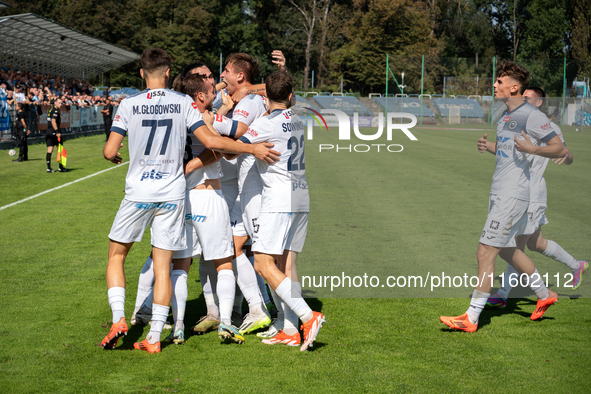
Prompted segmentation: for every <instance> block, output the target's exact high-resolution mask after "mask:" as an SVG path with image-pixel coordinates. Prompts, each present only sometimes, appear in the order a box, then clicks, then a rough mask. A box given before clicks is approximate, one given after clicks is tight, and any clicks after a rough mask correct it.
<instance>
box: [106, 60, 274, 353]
mask: <svg viewBox="0 0 591 394" xmlns="http://www.w3.org/2000/svg"><path fill="white" fill-rule="evenodd" d="M141 62H142V68H141V70H140V74H141V75H142V77H143V78H144V79H145V80H146V86H147V89H146V90H145V91H143V92H141V93H138V94H136V95H135V96H130V97H128V98H126V99H125V100H123V101H122V103H121V106H120V108H119V111H118V114H117V117H116V118H115V120H114V122H113V126H112V128H111V131H113V132H114V133H111V135H110V136H109V140H108V142H107V144H106V145H105V147H104V149H103V154H104V156H105V158H106V159H107V160H110V161H112V162H114V163H117V164H118V163H120V162H121V157H120V156H119V153H118V149H119V147H120V146H121V142H122V140H123V138H124V137H125V136H126V134H127V135H128V137H129V151H130V166H129V170H128V173H127V177H126V188H125V198H124V199H123V201H122V203H121V206H120V208H119V211H118V213H117V216H116V217H115V220H114V223H113V227H112V229H111V233H110V234H109V239H110V243H109V261H108V265H107V287H108V298H109V304H110V306H111V309H112V312H113V325H112V327H111V329H110V331H109V333H108V334H107V336H106V337H105V338H104V339H103V341H102V342H101V346H102V347H103V348H104V349H113V348H114V347H115V346H116V344H117V341H118V338H120V337H121V336H123V335H126V333H127V331H128V327H127V323H126V320H125V312H124V306H125V272H124V262H125V258H126V256H127V253H128V252H129V250H130V248H131V246H132V245H133V243H134V242H138V241H141V239H142V236H143V233H144V231H145V229H146V228H147V226H149V225H151V232H152V241H151V242H152V246H153V248H152V259H153V270H154V277H155V283H154V295H153V305H152V318H151V320H152V321H151V328H150V332H149V333H148V335H147V337H146V339H145V340H144V341H142V342H140V343H136V344H134V347H135V348H136V349H143V350H147V351H148V352H150V353H159V352H160V336H161V333H162V329H163V327H164V323H165V322H166V318H167V316H168V311H169V304H170V301H171V293H172V286H171V279H170V265H171V262H172V257H173V252H174V251H183V250H185V249H186V246H187V245H186V233H185V226H184V224H185V195H186V185H187V184H186V180H185V175H184V170H183V156H184V153H185V143H186V137H187V130H189V131H190V132H191V133H192V134H193V135H194V136H195V137H196V138H197V139H198V140H199V141H200V143H201V144H203V146H204V147H205V148H207V149H211V150H221V151H225V152H229V153H233V154H241V153H247V154H254V155H256V157H257V158H258V159H261V160H264V159H265V158H267V157H269V156H272V155H269V151H270V150H269V149H268V148H267V147H265V146H264V145H262V144H258V145H257V146H256V147H255V146H246V145H244V144H240V143H237V142H235V141H232V140H230V139H226V138H222V137H220V136H219V135H218V134H217V133H216V132H215V131H214V130H213V128H212V126H211V123H210V122H207V120H206V121H204V120H203V118H202V116H201V113H200V112H199V111H197V110H196V109H197V105H196V104H195V102H194V101H193V100H192V99H191V98H190V97H189V96H187V95H185V94H182V93H179V92H174V91H172V90H169V89H166V86H167V84H168V79H169V75H170V65H171V63H172V59H171V58H170V56H169V55H168V54H167V53H166V52H165V51H164V50H162V49H158V48H149V49H147V50H145V51H144V53H143V54H142V57H141ZM147 163H158V170H156V169H152V170H148V169H146V167H145V166H146V164H147ZM222 254H223V252H222ZM226 255H228V256H231V251H228V252H227V253H226ZM230 261H231V257H230ZM224 263H226V265H225V266H224V268H225V269H226V270H230V272H231V263H230V264H229V267H228V264H227V263H228V257H226V258H225V260H224Z"/></svg>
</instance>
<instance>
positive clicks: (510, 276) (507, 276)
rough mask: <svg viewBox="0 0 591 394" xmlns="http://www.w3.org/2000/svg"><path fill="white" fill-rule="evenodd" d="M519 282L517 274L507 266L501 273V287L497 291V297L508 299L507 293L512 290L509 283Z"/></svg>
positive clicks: (512, 268)
mask: <svg viewBox="0 0 591 394" xmlns="http://www.w3.org/2000/svg"><path fill="white" fill-rule="evenodd" d="M516 280H517V281H519V272H517V270H516V269H515V268H514V267H513V266H512V265H511V264H507V269H506V270H505V272H504V273H503V283H502V284H503V286H502V287H501V288H500V289H499V291H497V295H498V296H499V297H501V298H504V299H507V298H509V293H510V292H511V289H512V288H513V287H512V286H511V282H513V283H515V281H516Z"/></svg>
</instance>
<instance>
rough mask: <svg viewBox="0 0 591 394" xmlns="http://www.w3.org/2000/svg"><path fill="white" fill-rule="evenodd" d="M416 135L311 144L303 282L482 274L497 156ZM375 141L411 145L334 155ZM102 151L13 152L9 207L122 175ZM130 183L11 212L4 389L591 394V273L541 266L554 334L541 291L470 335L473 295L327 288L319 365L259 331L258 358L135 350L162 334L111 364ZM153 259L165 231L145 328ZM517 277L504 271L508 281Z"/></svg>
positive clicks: (3, 217) (582, 227) (577, 207)
mask: <svg viewBox="0 0 591 394" xmlns="http://www.w3.org/2000/svg"><path fill="white" fill-rule="evenodd" d="M413 131H414V132H415V133H416V136H417V138H418V141H410V140H409V139H408V138H406V137H405V136H404V135H403V134H402V133H399V134H400V135H399V134H397V133H396V132H395V134H394V137H393V140H392V141H386V140H385V138H384V137H382V139H380V140H379V141H377V142H368V141H360V140H351V141H337V140H336V134H335V132H334V131H333V130H332V129H331V131H329V132H326V131H324V132H321V131H319V129H315V131H314V138H313V139H312V140H309V141H307V142H306V170H307V175H308V182H309V187H310V194H311V213H310V223H309V230H308V238H307V241H306V245H305V247H304V251H303V252H302V254H301V255H300V257H299V261H298V268H299V275H300V277H302V276H304V275H308V276H314V275H315V276H331V275H341V273H342V272H344V273H345V274H346V275H350V276H356V275H363V274H367V275H369V276H372V275H375V276H378V277H380V278H381V279H382V280H384V278H385V277H387V276H388V275H395V276H408V275H422V276H424V275H426V274H427V273H428V272H430V274H431V275H435V274H438V273H439V274H440V273H441V272H442V271H445V272H446V274H447V273H451V274H453V275H463V274H464V273H467V274H468V275H475V274H476V249H477V245H478V239H479V236H480V232H481V231H482V226H483V224H484V221H485V218H486V213H487V204H488V195H489V188H490V181H491V177H492V173H493V170H494V156H492V155H490V154H479V153H478V152H477V150H476V140H477V139H478V137H480V136H481V133H482V132H481V131H475V130H466V129H459V130H454V129H434V128H427V127H426V128H423V129H421V128H415V129H413ZM366 132H367V133H369V131H366ZM487 133H488V135H489V139H490V140H492V139H494V131H490V130H489V131H487ZM565 139H566V141H567V143H568V146H569V147H570V149H571V151H572V152H573V154H574V157H575V162H574V164H573V165H571V166H568V167H567V166H556V165H554V164H552V163H550V164H549V166H548V169H547V171H546V179H547V183H548V190H549V192H548V195H549V204H548V205H549V209H548V217H549V220H550V223H549V224H548V225H547V226H545V227H544V231H543V232H544V234H545V236H546V237H547V238H548V239H552V240H554V241H556V242H558V243H559V244H560V245H561V246H563V247H564V248H565V249H566V250H567V251H569V252H570V253H571V254H573V255H574V256H575V257H577V258H580V259H587V260H589V259H591V244H590V243H589V239H590V238H591V209H589V206H590V205H589V203H590V196H591V181H590V180H589V173H591V134H589V133H580V132H579V133H577V132H575V131H574V130H572V131H571V130H569V129H567V130H566V131H565ZM371 143H380V144H386V145H388V144H400V145H402V146H403V147H404V149H403V151H402V152H399V153H388V152H384V151H381V152H379V153H377V152H376V151H375V150H374V151H370V152H368V153H354V152H348V151H346V150H340V151H339V152H338V153H337V152H336V151H335V150H330V151H328V150H327V151H322V152H319V146H320V144H334V145H336V144H339V145H340V146H345V145H360V144H371ZM102 146H103V137H102V136H93V137H87V138H79V139H75V140H71V141H67V142H66V148H67V149H68V154H69V163H68V167H69V168H70V169H71V171H70V172H68V173H65V174H61V173H55V174H47V173H46V172H45V153H44V152H45V147H44V146H43V145H34V146H31V147H30V153H29V157H30V159H31V160H30V161H28V162H25V163H13V162H12V161H11V159H13V157H9V156H8V155H7V154H6V151H2V152H0V153H2V155H1V156H0V207H2V206H5V205H8V204H11V203H13V202H16V201H20V200H22V199H25V198H27V197H30V196H33V195H36V194H38V193H41V192H44V191H46V190H49V189H52V188H54V187H57V186H61V185H64V184H66V183H68V182H71V181H75V180H77V179H80V178H83V177H85V176H88V175H91V174H94V173H96V172H98V171H101V170H104V169H108V168H112V167H113V165H112V164H111V163H109V162H107V161H106V160H104V159H103V158H102V154H101V149H102ZM122 153H123V155H124V157H125V158H126V157H128V155H127V150H126V148H124V149H122ZM53 159H54V160H55V154H54V156H53ZM56 167H57V164H54V168H56ZM126 171H127V165H122V166H121V168H115V169H112V170H111V171H107V172H105V173H102V174H99V175H96V176H94V177H90V178H88V179H85V180H82V181H80V182H77V183H73V184H71V185H68V186H66V187H63V188H61V189H58V190H56V191H52V192H50V193H46V194H43V195H41V196H39V197H36V198H33V199H30V200H28V201H25V202H23V203H20V204H17V205H14V206H11V207H8V208H6V209H2V210H0V306H1V307H0V313H1V316H0V392H3V393H111V392H119V393H144V392H157V393H166V392H177V393H196V392H220V393H225V392H253V393H261V392H339V393H340V392H490V393H498V392H542V391H543V392H561V393H566V392H568V393H573V392H575V393H576V392H588V388H589V371H590V369H589V362H590V361H591V339H590V338H591V314H590V313H589V310H590V307H591V302H590V300H589V295H590V294H591V293H590V289H591V272H590V273H587V274H586V275H585V276H584V277H583V283H582V284H581V287H580V288H579V290H577V291H572V290H570V289H567V288H563V287H560V286H562V283H560V284H559V283H557V282H556V279H555V278H554V276H553V275H555V274H559V277H560V278H562V276H563V275H564V274H565V273H568V270H567V269H566V268H565V267H564V266H562V265H561V264H559V263H556V262H554V261H552V260H550V259H548V258H546V257H544V256H542V255H540V254H536V253H531V252H528V254H529V255H530V256H531V257H532V259H533V260H534V262H535V263H536V266H537V267H538V270H539V271H540V272H548V273H549V274H550V285H551V289H554V290H555V291H558V293H559V295H560V298H559V301H558V303H557V304H556V305H555V306H552V307H551V308H550V309H549V310H548V312H547V313H546V315H545V318H543V319H542V320H541V321H537V322H532V321H530V319H529V316H530V314H531V312H532V311H533V310H534V307H535V297H534V296H533V295H532V293H531V292H528V290H527V289H516V290H518V291H517V293H516V294H517V295H520V296H521V297H523V298H515V299H510V300H509V303H508V306H507V308H506V309H505V310H490V309H486V310H485V311H484V312H483V314H482V316H481V320H480V327H479V329H478V331H477V332H476V333H473V334H468V333H462V332H450V331H448V330H447V329H445V328H444V326H443V325H442V324H441V323H440V322H439V316H440V315H455V314H461V313H463V312H464V311H465V310H466V309H467V307H468V305H469V300H468V296H469V295H470V294H471V291H472V290H471V287H468V288H466V287H462V288H458V289H435V290H434V291H433V292H431V291H428V289H427V290H425V289H418V290H417V289H413V288H409V287H393V288H389V287H388V286H386V287H375V288H374V287H371V286H370V287H359V288H350V289H342V288H341V289H335V290H334V291H330V288H328V289H327V288H319V287H312V288H309V289H306V290H307V291H308V292H309V293H308V294H310V295H312V296H314V298H310V299H309V302H310V304H311V306H312V307H313V308H314V309H316V310H321V311H322V312H323V313H324V314H325V315H326V316H327V323H326V324H325V327H324V328H323V329H322V330H321V332H320V334H319V336H318V340H317V342H316V344H315V346H314V348H313V349H312V351H309V352H305V353H300V352H299V351H298V349H297V348H288V347H282V346H280V345H277V346H266V345H263V344H261V343H260V340H259V339H257V338H256V337H255V336H253V335H249V336H247V337H246V343H245V344H244V345H241V346H239V345H222V344H220V343H219V340H218V338H217V334H216V333H209V334H206V335H203V336H189V338H188V341H187V344H186V345H183V346H175V345H168V346H167V345H165V346H164V347H163V350H162V353H161V354H155V355H152V354H147V353H146V352H141V351H136V350H133V343H134V342H135V341H137V340H139V339H143V337H144V336H145V335H146V334H147V331H148V329H147V328H145V327H135V326H134V327H132V328H131V330H130V332H129V334H128V335H127V337H124V338H123V340H120V341H119V345H118V347H117V349H116V350H114V351H104V350H102V349H101V348H100V346H98V344H99V343H100V341H101V339H102V338H103V337H104V336H105V335H106V333H107V332H108V327H109V326H110V320H111V311H110V308H109V305H108V302H107V295H106V282H105V269H106V263H107V247H108V239H107V235H108V232H109V229H110V226H111V224H112V221H113V219H114V217H115V213H116V211H117V209H118V207H119V204H120V202H121V199H122V198H123V195H124V182H125V174H126ZM149 252H150V245H149V232H148V233H147V234H146V235H145V237H144V241H143V242H142V243H138V244H136V245H134V247H133V248H132V250H131V253H130V255H129V257H128V260H127V263H126V273H127V301H126V313H127V315H128V316H127V317H128V319H129V316H130V314H131V312H132V310H133V305H134V303H135V290H136V288H137V279H138V274H139V271H140V268H141V267H142V265H143V263H144V260H145V258H146V257H147V256H148V254H149ZM504 267H505V265H504V263H503V262H502V261H501V260H499V259H497V269H496V273H497V274H500V273H501V272H502V271H503V269H504ZM382 283H383V282H382ZM188 284H189V301H188V305H187V313H186V317H185V321H186V325H187V326H188V327H190V326H192V325H193V324H194V323H195V321H196V320H197V319H198V318H199V316H201V315H202V314H203V313H204V312H205V306H204V302H203V297H202V294H201V286H200V284H199V278H198V274H197V269H196V267H194V268H193V269H192V271H191V272H190V273H189V283H188ZM495 286H498V280H496V281H495ZM571 297H572V298H571ZM245 309H246V308H245ZM164 334H165V335H167V334H168V332H166V331H165V332H164Z"/></svg>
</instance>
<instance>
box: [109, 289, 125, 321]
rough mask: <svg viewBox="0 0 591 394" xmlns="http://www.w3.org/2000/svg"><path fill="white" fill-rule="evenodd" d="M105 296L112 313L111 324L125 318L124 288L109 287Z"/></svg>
mask: <svg viewBox="0 0 591 394" xmlns="http://www.w3.org/2000/svg"><path fill="white" fill-rule="evenodd" d="M107 296H108V297H109V305H111V311H113V323H118V322H119V320H121V318H122V317H125V287H111V288H110V289H109V290H107Z"/></svg>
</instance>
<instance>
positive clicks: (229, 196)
mask: <svg viewBox="0 0 591 394" xmlns="http://www.w3.org/2000/svg"><path fill="white" fill-rule="evenodd" d="M272 56H273V58H274V60H273V63H275V64H277V65H278V66H279V68H280V69H281V68H284V67H285V57H284V56H283V54H282V52H281V51H273V53H272ZM229 59H230V60H231V59H232V58H231V57H230V58H229ZM247 59H249V60H251V61H253V60H252V58H249V57H247ZM194 73H197V74H201V75H203V76H205V77H206V78H207V79H208V80H210V82H211V83H212V84H213V83H214V79H213V76H212V74H211V71H210V70H209V68H208V67H207V66H205V65H204V64H202V63H198V62H196V63H192V64H191V65H189V66H187V67H185V69H184V71H183V73H181V74H180V75H179V76H177V78H175V81H174V84H173V88H174V89H175V90H177V91H178V90H180V86H181V81H182V80H183V78H185V77H186V76H187V75H190V74H194ZM222 85H223V86H227V83H225V82H224V83H220V84H218V85H217V86H216V89H219V88H220V87H221V86H222ZM239 85H240V84H239ZM247 85H248V86H247ZM261 87H262V90H264V85H250V84H244V85H242V87H240V86H239V87H238V88H237V90H234V91H233V97H232V99H234V100H235V99H236V98H235V97H236V96H240V93H241V92H244V91H247V92H250V91H251V90H253V89H254V90H255V91H257V92H258V91H260V90H261ZM217 93H218V94H217V96H216V97H215V101H214V103H213V106H214V108H215V105H216V103H217V105H218V108H217V114H218V115H219V114H226V113H228V109H231V108H232V106H233V102H232V100H231V99H230V98H229V96H226V95H225V94H224V92H223V91H222V92H220V91H218V92H217ZM197 104H199V102H197ZM246 108H248V107H246ZM241 112H242V113H243V112H244V111H241ZM230 115H231V114H230ZM216 120H219V121H217V122H214V128H215V129H216V130H218V129H219V130H218V131H220V133H222V134H226V135H228V134H233V133H234V130H235V128H236V126H237V122H234V123H230V124H228V122H231V121H229V120H228V119H227V118H225V117H219V116H217V117H216ZM228 126H230V128H228ZM194 153H195V152H194ZM208 153H209V155H208ZM219 156H220V154H219V153H218V154H217V159H219ZM191 157H193V155H191ZM215 160H216V157H215V155H212V154H211V151H209V150H207V151H205V153H204V154H200V155H199V156H198V158H196V159H195V160H193V161H191V162H190V163H189V164H188V166H187V168H186V172H190V171H192V170H194V169H201V168H203V163H207V164H212V163H214V162H215ZM253 160H254V159H253ZM196 163H199V165H198V166H195V164H196ZM235 163H236V159H233V160H230V161H228V160H225V159H224V158H222V159H221V164H222V168H223V173H224V175H223V177H222V179H221V180H222V193H223V194H224V198H225V199H226V202H227V204H228V207H229V208H230V211H231V210H232V206H233V205H234V203H235V201H236V200H237V196H238V184H237V179H236V178H237V170H236V164H235ZM235 223H236V222H234V224H235ZM193 236H194V234H190V233H188V234H187V239H188V241H189V238H191V237H193ZM194 238H195V240H196V245H197V246H196V248H198V247H199V241H198V239H197V237H196V236H194ZM189 247H190V245H189ZM196 254H198V253H197V251H195V253H194V254H193V255H196ZM151 264H152V259H151V257H148V259H147V260H146V263H145V265H144V267H143V269H142V273H141V274H140V278H139V283H138V294H137V298H136V307H135V310H134V314H133V315H132V320H131V323H132V324H135V322H136V312H137V320H138V321H139V322H141V323H144V324H147V323H148V321H149V320H148V318H147V317H148V316H150V315H151V310H150V306H149V305H151V303H152V300H151V298H148V297H149V295H150V291H151V287H152V284H153V274H152V270H151ZM187 264H188V265H187V267H188V266H189V265H190V260H188V262H187ZM245 268H246V269H248V268H249V267H242V269H241V270H239V271H238V272H239V275H238V277H237V278H238V282H239V285H240V286H242V287H248V288H252V290H253V291H248V289H247V290H246V292H247V297H246V298H247V301H248V303H249V306H251V308H250V309H252V311H251V312H254V313H251V314H249V315H248V316H247V319H246V321H247V323H248V322H250V325H249V327H250V330H251V331H252V330H255V329H258V328H261V327H264V326H266V325H267V324H269V322H270V321H269V319H268V316H267V315H266V313H265V312H264V306H263V307H262V308H260V299H261V296H262V299H263V302H264V303H266V304H267V305H269V298H268V294H267V291H266V286H265V283H264V280H263V279H262V278H261V277H260V276H259V275H255V273H254V269H250V270H247V271H246V272H245ZM183 272H184V271H183V270H182V269H175V270H174V271H173V273H172V281H173V284H175V283H180V284H181V286H178V287H179V289H178V291H177V288H176V287H174V286H173V287H174V289H173V297H172V307H173V317H174V318H175V329H174V330H173V333H171V336H170V337H169V338H167V340H168V339H170V340H171V341H174V342H175V343H183V342H184V338H181V337H184V333H183V331H182V329H179V324H178V323H179V321H180V322H182V320H179V319H178V317H179V316H182V315H183V312H182V311H184V307H183V308H181V307H180V305H181V304H182V305H184V303H182V302H180V303H178V304H177V299H176V297H175V295H176V294H177V292H178V293H179V294H180V296H181V297H182V295H183V294H185V293H186V291H185V292H183V289H184V287H183V286H182V282H183V281H182V280H181V281H180V282H177V280H178V279H179V275H180V277H184V279H185V281H186V275H185V274H183ZM187 272H188V270H187ZM199 277H200V281H201V284H202V287H203V294H204V298H205V301H206V306H207V315H206V316H203V317H202V318H201V319H200V320H199V322H198V323H197V325H196V326H195V327H194V329H193V330H194V332H196V333H197V334H203V333H205V332H207V331H209V330H212V329H216V330H217V329H218V326H219V319H220V318H219V310H218V305H217V304H218V301H217V294H216V292H215V288H216V287H217V271H216V267H215V263H214V262H213V261H208V260H202V261H201V262H200V264H199ZM255 278H256V279H257V280H258V281H257V284H258V286H259V288H260V289H261V291H260V292H259V294H256V287H254V286H252V284H253V283H254V280H255ZM251 282H253V283H251ZM261 293H262V295H261ZM238 294H239V295H240V297H235V298H236V299H235V303H234V312H233V313H232V320H234V316H235V314H236V313H237V312H236V311H237V310H240V309H239V308H237V306H236V304H239V306H240V308H241V304H242V293H241V292H238ZM238 294H237V295H238ZM185 299H186V296H185ZM142 303H143V304H144V305H143V307H142V309H141V310H140V307H141V306H142ZM148 304H149V305H148ZM177 305H178V306H179V308H180V309H181V312H180V313H178V314H177V313H175V312H177ZM270 305H271V306H272V305H273V304H272V303H270ZM261 309H262V311H259V310H261ZM257 311H259V313H257ZM239 314H240V315H241V313H239ZM252 317H254V318H252ZM181 319H182V317H181ZM253 323H254V324H253ZM177 334H179V335H177Z"/></svg>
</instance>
